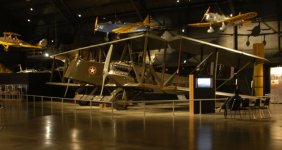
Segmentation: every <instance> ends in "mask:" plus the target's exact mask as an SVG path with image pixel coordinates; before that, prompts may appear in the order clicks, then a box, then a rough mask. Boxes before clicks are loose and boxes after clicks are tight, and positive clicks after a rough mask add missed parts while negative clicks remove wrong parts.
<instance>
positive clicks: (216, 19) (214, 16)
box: [188, 7, 257, 33]
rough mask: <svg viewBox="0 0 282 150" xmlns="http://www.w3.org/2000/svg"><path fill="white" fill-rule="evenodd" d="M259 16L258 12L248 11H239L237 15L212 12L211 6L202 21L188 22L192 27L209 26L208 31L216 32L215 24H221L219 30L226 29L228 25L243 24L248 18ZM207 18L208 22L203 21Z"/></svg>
mask: <svg viewBox="0 0 282 150" xmlns="http://www.w3.org/2000/svg"><path fill="white" fill-rule="evenodd" d="M256 16H257V13H256V12H248V13H243V14H241V13H239V15H236V16H232V17H229V16H225V15H221V14H218V13H213V12H210V7H209V8H208V9H207V10H206V12H205V14H204V16H203V18H202V20H201V22H200V23H192V24H188V26H191V27H204V28H205V27H209V29H208V30H207V32H208V33H212V32H214V28H213V26H220V28H219V30H220V31H224V30H225V29H226V26H227V25H235V26H236V25H242V24H244V23H246V22H248V21H246V20H248V19H251V18H254V17H256ZM204 20H206V21H207V22H203V21H204Z"/></svg>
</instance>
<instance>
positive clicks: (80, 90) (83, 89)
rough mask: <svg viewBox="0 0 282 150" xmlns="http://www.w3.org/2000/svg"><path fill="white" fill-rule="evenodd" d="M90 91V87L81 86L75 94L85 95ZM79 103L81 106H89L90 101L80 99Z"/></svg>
mask: <svg viewBox="0 0 282 150" xmlns="http://www.w3.org/2000/svg"><path fill="white" fill-rule="evenodd" d="M87 92H88V89H87V88H86V87H85V86H82V87H80V88H78V89H77V90H76V91H75V95H84V94H86V93H87ZM78 104H79V105H80V106H89V105H90V101H84V100H79V101H78Z"/></svg>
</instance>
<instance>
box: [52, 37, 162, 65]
mask: <svg viewBox="0 0 282 150" xmlns="http://www.w3.org/2000/svg"><path fill="white" fill-rule="evenodd" d="M145 37H148V38H150V41H149V45H150V47H149V49H157V48H165V46H166V45H165V41H166V40H165V39H163V38H161V37H159V36H156V35H153V34H140V35H136V36H132V37H128V38H123V39H119V40H114V41H109V42H104V43H100V44H93V45H89V46H85V47H81V48H77V49H73V50H70V51H66V52H62V53H58V54H54V55H51V56H50V57H51V58H55V59H57V60H61V61H64V60H65V59H66V58H69V59H72V58H75V57H76V55H78V54H80V53H81V52H83V51H88V50H89V49H95V48H99V47H104V46H109V45H111V44H114V45H117V44H118V43H123V42H127V41H132V42H133V45H134V48H135V49H143V43H142V42H143V41H142V39H144V38H145ZM159 41H162V42H159Z"/></svg>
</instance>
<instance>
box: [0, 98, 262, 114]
mask: <svg viewBox="0 0 282 150" xmlns="http://www.w3.org/2000/svg"><path fill="white" fill-rule="evenodd" d="M260 98H265V97H260ZM226 99H227V98H217V99H194V101H199V112H200V113H199V114H201V112H202V110H201V108H202V107H201V105H202V102H203V101H215V102H218V104H216V105H218V106H217V108H219V107H220V106H221V104H223V102H224V101H225V100H226ZM0 100H20V101H23V100H26V101H32V102H33V104H34V107H35V102H38V101H41V106H42V107H43V106H44V102H46V101H50V102H51V108H52V102H61V110H62V111H63V110H64V103H65V102H72V103H74V104H75V105H74V109H77V105H76V104H78V102H79V101H81V100H76V99H72V98H62V97H49V96H39V95H24V94H18V93H16V94H14V93H8V94H7V93H0ZM84 101H85V100H84ZM89 103H90V105H89V106H90V110H92V109H93V108H92V107H93V106H95V105H93V104H103V105H108V106H110V108H111V111H112V114H113V113H114V107H113V106H114V105H115V104H117V103H119V104H121V103H122V104H132V103H134V104H138V106H142V107H133V108H134V109H143V111H144V116H145V115H146V110H148V109H158V108H171V109H172V115H173V116H174V115H175V109H176V108H177V107H188V109H187V111H188V110H189V99H186V100H151V101H148V100H140V101H132V100H127V101H118V102H103V101H99V102H97V101H91V100H89ZM140 104H142V105H140ZM153 104H159V105H153ZM219 105H220V106H219ZM130 108H132V107H130ZM215 109H216V107H215Z"/></svg>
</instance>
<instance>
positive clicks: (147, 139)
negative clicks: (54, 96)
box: [0, 100, 282, 150]
mask: <svg viewBox="0 0 282 150" xmlns="http://www.w3.org/2000/svg"><path fill="white" fill-rule="evenodd" d="M0 103H1V104H2V105H3V106H4V108H0V149H1V150H2V149H3V150H41V149H43V150H49V149H50V150H88V149H94V150H182V149H183V150H187V149H189V150H190V149H191V150H196V149H198V150H233V149H234V150H235V149H236V150H244V149H246V150H281V147H282V105H281V104H273V105H271V112H272V118H271V119H257V120H250V119H249V118H248V117H246V116H243V119H230V118H229V119H224V116H223V113H216V114H209V115H193V116H192V115H189V114H188V111H187V110H186V109H181V110H176V111H175V112H174V113H172V111H171V110H170V109H163V110H161V109H156V110H154V109H152V110H150V109H148V110H146V112H145V113H144V112H143V110H142V109H139V110H127V111H115V110H114V111H112V110H111V109H100V108H96V107H92V109H91V110H90V107H81V106H77V105H74V104H69V103H64V104H63V105H62V104H61V103H58V102H53V103H51V102H46V103H45V102H44V103H41V102H35V103H33V102H29V103H27V102H21V101H7V100H6V101H0Z"/></svg>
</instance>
